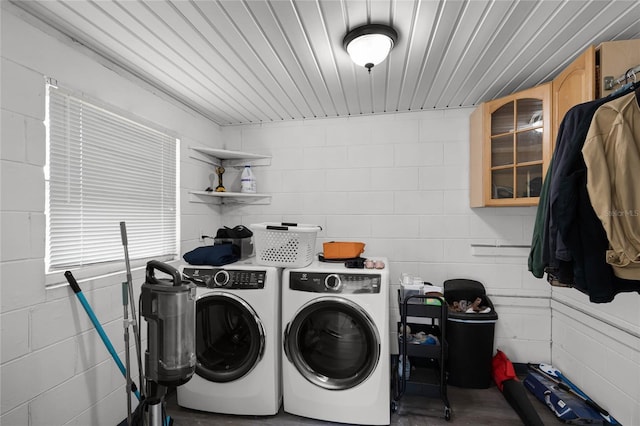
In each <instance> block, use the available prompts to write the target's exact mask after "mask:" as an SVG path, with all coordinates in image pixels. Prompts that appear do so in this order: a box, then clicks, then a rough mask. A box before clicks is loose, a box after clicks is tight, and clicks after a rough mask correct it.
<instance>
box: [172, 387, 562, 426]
mask: <svg viewBox="0 0 640 426" xmlns="http://www.w3.org/2000/svg"><path fill="white" fill-rule="evenodd" d="M526 392H527V394H528V396H529V400H530V401H531V404H533V406H534V408H535V409H536V411H537V412H538V415H539V416H540V419H541V420H542V422H543V424H544V425H552V426H553V425H555V424H563V423H562V422H561V421H560V420H558V419H557V418H556V417H555V416H554V415H553V413H552V412H551V411H550V410H549V409H548V408H547V407H546V406H545V405H544V404H542V403H541V402H540V401H538V400H537V399H535V397H534V396H533V395H532V394H531V393H529V392H528V391H526ZM447 394H448V396H449V403H450V406H451V420H450V421H446V420H445V418H444V404H443V402H442V400H441V399H437V398H427V397H424V396H417V395H410V394H406V395H404V396H403V397H402V398H401V399H400V400H399V404H398V409H397V411H396V412H395V413H392V414H391V425H397V426H422V425H425V426H426V425H429V426H438V425H500V426H508V425H514V426H515V425H522V424H523V422H522V420H521V419H520V418H519V417H518V415H517V414H516V412H515V411H514V410H513V409H512V408H511V406H510V405H509V404H508V403H507V401H506V400H505V398H504V396H503V395H502V393H501V392H500V391H499V390H498V388H497V387H496V386H495V385H492V386H491V387H489V388H488V389H465V388H459V387H454V386H448V387H447ZM166 401H167V414H168V415H169V416H171V417H172V418H173V420H174V425H175V426H187V425H189V426H204V425H234V426H262V425H279V426H294V425H318V426H319V425H325V426H327V425H342V424H339V423H332V422H324V421H319V420H313V419H307V418H303V417H298V416H294V415H291V414H288V413H285V412H284V411H283V409H282V407H281V408H280V412H279V413H278V414H277V415H275V416H235V415H225V414H214V413H207V412H202V411H195V410H190V409H186V408H182V407H180V406H178V405H177V403H176V396H175V392H170V393H169V394H168V396H167V399H166Z"/></svg>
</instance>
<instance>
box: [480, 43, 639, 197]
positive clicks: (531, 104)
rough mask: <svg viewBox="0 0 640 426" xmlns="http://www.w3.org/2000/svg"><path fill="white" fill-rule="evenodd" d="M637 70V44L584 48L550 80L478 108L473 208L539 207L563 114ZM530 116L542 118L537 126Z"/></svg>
mask: <svg viewBox="0 0 640 426" xmlns="http://www.w3.org/2000/svg"><path fill="white" fill-rule="evenodd" d="M638 65H640V39H637V40H620V41H608V42H604V43H601V44H600V45H598V46H595V47H594V46H590V47H588V48H587V49H585V51H584V52H583V53H582V54H581V55H580V56H578V57H577V58H576V59H575V60H574V61H573V62H572V63H571V64H569V66H567V67H566V68H565V69H564V70H562V72H560V74H558V75H557V76H556V77H555V78H554V79H553V81H551V82H548V83H545V84H542V85H540V86H536V87H534V88H531V89H528V90H524V91H521V92H518V93H515V94H513V95H510V96H506V97H504V98H501V99H496V100H493V101H489V102H485V103H483V104H481V105H480V106H478V108H476V110H475V111H474V112H473V113H472V114H471V118H470V128H471V133H470V188H469V196H470V205H471V207H485V206H533V205H537V204H538V201H539V188H540V187H541V184H542V179H543V177H544V176H545V174H546V171H547V168H548V166H549V161H550V160H551V156H552V153H553V149H554V146H555V138H556V136H557V134H558V130H559V128H560V123H561V122H562V119H563V118H564V116H565V114H566V113H567V111H569V109H571V108H572V107H573V106H574V105H577V104H580V103H583V102H588V101H592V100H594V99H597V98H601V97H604V96H608V95H610V94H611V93H613V92H614V91H615V90H616V89H618V88H619V87H620V85H617V86H615V87H610V86H609V85H608V84H607V82H608V81H611V80H616V79H618V78H619V77H621V76H623V75H624V74H625V72H626V71H627V70H629V69H632V68H634V67H636V66H638ZM534 115H535V117H538V116H540V117H541V118H542V121H541V122H540V123H538V124H536V125H535V126H533V123H537V120H533V118H534ZM527 116H529V118H528V119H529V120H533V121H531V122H526V120H527ZM528 126H529V127H528Z"/></svg>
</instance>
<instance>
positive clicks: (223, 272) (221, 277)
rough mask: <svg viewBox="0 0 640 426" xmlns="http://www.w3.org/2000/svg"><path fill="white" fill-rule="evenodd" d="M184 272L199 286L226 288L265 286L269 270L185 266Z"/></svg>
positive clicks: (259, 287)
mask: <svg viewBox="0 0 640 426" xmlns="http://www.w3.org/2000/svg"><path fill="white" fill-rule="evenodd" d="M182 273H183V274H184V275H185V276H186V277H187V278H189V279H191V280H192V281H193V282H194V283H195V284H196V285H197V286H198V287H207V288H226V289H247V290H252V289H261V288H264V283H265V281H266V276H267V271H259V270H247V269H222V268H184V269H183V270H182Z"/></svg>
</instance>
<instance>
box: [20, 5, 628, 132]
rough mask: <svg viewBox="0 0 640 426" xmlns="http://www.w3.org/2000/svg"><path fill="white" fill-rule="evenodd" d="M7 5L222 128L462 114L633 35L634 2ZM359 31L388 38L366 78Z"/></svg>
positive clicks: (539, 81) (536, 81)
mask: <svg viewBox="0 0 640 426" xmlns="http://www.w3.org/2000/svg"><path fill="white" fill-rule="evenodd" d="M13 3H14V4H15V5H17V6H18V7H20V8H22V9H23V10H25V11H27V12H29V14H31V15H33V16H35V17H37V18H38V19H39V20H41V21H42V22H44V23H46V24H47V25H51V26H52V27H54V28H55V29H56V30H58V31H60V32H62V33H63V34H65V35H67V36H69V37H71V38H72V39H73V40H75V41H76V42H78V43H80V44H82V45H84V46H86V47H88V48H89V49H91V50H93V51H95V52H97V53H98V54H100V55H101V56H104V57H105V58H107V59H108V60H110V61H112V62H115V63H116V64H118V65H119V66H120V67H122V68H124V69H126V70H128V71H130V72H131V73H132V74H133V75H135V76H137V77H138V78H141V79H143V80H144V81H146V82H147V83H149V84H151V85H152V86H154V87H155V88H156V89H158V90H161V91H163V92H164V93H166V94H168V95H169V96H171V97H172V98H174V99H176V100H178V101H179V102H181V103H183V104H185V105H187V106H189V107H190V108H192V109H194V110H196V111H198V112H199V113H200V114H202V115H203V116H205V117H208V118H209V119H211V120H212V121H214V122H216V123H218V124H220V125H234V124H245V123H260V122H274V121H282V120H299V119H310V118H318V117H343V116H353V115H361V114H376V113H385V112H396V111H398V112H403V111H417V110H429V109H434V108H435V109H441V108H449V107H459V106H472V105H476V104H478V103H480V102H483V101H486V100H490V99H495V98H497V97H500V96H504V95H507V94H510V93H512V92H514V91H518V90H521V89H525V88H528V87H532V86H535V85H536V84H539V83H542V82H545V81H548V80H550V79H552V78H553V77H554V76H555V75H556V74H557V73H558V72H559V71H560V70H561V69H563V68H564V67H565V66H566V65H567V64H568V63H570V61H571V60H572V59H573V58H574V57H575V56H576V55H578V54H579V53H580V52H582V51H583V50H584V48H586V47H587V46H589V45H591V44H593V45H597V44H598V43H600V42H602V41H607V40H623V39H632V38H640V2H638V1H636V0H607V1H602V0H591V1H586V0H566V1H560V0H545V1H541V0H536V1H505V0H464V1H463V0H415V1H412V0H206V1H205V0H163V1H159V0H153V1H146V0H145V1H143V0H137V1H136V0H125V1H114V0H73V1H68V0H65V1H61V0H58V1H53V0H51V1H49V0H42V1H36V0H21V1H17V0H16V1H13ZM366 23H382V24H387V25H391V26H393V27H394V28H395V29H396V30H397V32H398V35H399V38H398V42H397V44H396V46H395V48H394V49H393V50H392V51H391V54H390V56H389V58H388V59H387V60H386V61H385V62H383V63H381V64H379V65H377V66H376V67H374V68H373V70H372V72H371V74H368V73H367V71H366V70H365V69H364V68H360V67H358V66H356V65H354V64H353V63H352V62H351V60H350V59H349V57H348V55H347V53H346V52H345V50H344V49H343V46H342V40H343V37H344V35H345V34H346V33H347V32H348V31H349V30H350V29H352V28H355V27H357V26H360V25H363V24H366ZM616 77H617V76H616Z"/></svg>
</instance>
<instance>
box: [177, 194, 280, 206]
mask: <svg viewBox="0 0 640 426" xmlns="http://www.w3.org/2000/svg"><path fill="white" fill-rule="evenodd" d="M189 201H190V202H192V203H209V204H270V203H271V195H269V194H247V193H244V192H215V191H189Z"/></svg>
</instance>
